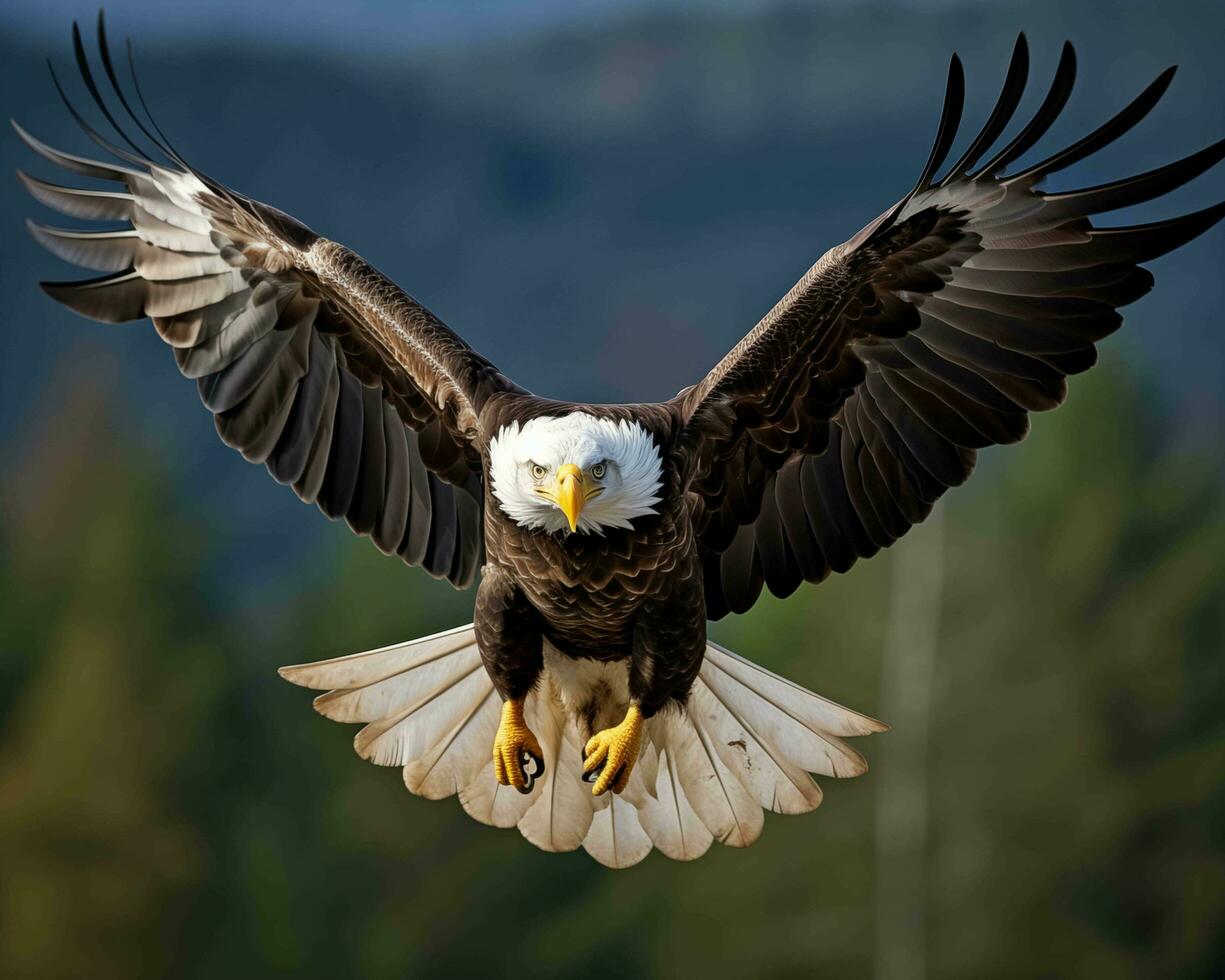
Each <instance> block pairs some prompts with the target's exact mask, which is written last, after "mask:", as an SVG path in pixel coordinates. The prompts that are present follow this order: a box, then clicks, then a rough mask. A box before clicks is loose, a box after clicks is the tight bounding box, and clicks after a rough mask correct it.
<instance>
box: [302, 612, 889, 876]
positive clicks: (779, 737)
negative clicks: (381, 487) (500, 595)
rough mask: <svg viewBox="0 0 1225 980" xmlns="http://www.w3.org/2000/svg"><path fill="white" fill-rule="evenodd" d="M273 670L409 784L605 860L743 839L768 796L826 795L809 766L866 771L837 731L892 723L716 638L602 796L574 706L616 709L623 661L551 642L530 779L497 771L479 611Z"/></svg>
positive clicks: (623, 695) (816, 800) (615, 862)
mask: <svg viewBox="0 0 1225 980" xmlns="http://www.w3.org/2000/svg"><path fill="white" fill-rule="evenodd" d="M280 673H281V676H282V677H284V678H285V679H286V680H289V681H291V682H293V683H295V684H299V685H301V686H303V687H309V688H314V689H316V690H320V689H327V693H326V694H322V695H320V696H319V697H317V698H316V699H315V708H316V710H317V711H319V712H320V714H323V715H324V716H326V717H328V718H331V719H333V720H335V721H345V722H362V723H364V724H365V727H364V728H362V730H361V731H360V732H358V733H357V736H356V738H355V739H354V748H355V749H356V750H357V753H358V754H359V755H360V756H362V758H364V759H369V760H370V761H371V762H374V763H375V764H377V765H384V766H400V767H402V768H403V770H404V782H405V785H407V786H408V788H409V790H411V791H412V792H413V793H416V794H418V795H420V796H425V797H428V798H429V799H441V798H443V797H446V796H452V795H455V794H458V795H459V799H460V802H461V804H462V805H463V808H464V810H466V811H467V813H468V814H469V815H470V816H471V817H473V818H474V819H476V820H479V821H480V822H481V823H484V824H488V825H490V826H494V827H518V828H519V831H520V833H522V834H523V836H524V837H526V838H527V839H528V840H529V841H531V842H532V843H533V844H535V845H536V846H537V847H540V848H542V849H543V850H546V851H571V850H575V849H576V848H578V847H580V846H581V847H583V848H584V849H585V850H586V851H587V852H588V853H589V854H591V856H592V857H594V858H595V859H596V860H597V861H599V862H600V863H601V864H604V865H607V866H608V867H612V868H624V867H629V866H630V865H633V864H637V863H638V862H639V861H641V860H642V859H643V858H644V857H646V855H647V854H648V853H650V851H651V849H652V847H657V848H659V850H660V851H662V852H663V853H664V854H666V855H667V856H668V857H670V858H673V859H675V860H680V861H690V860H693V859H694V858H697V857H700V856H701V855H702V854H704V853H705V852H706V850H707V848H709V847H710V844H711V842H712V841H714V840H718V841H720V842H721V843H724V844H728V845H731V846H733V847H747V846H748V845H749V844H751V843H753V841H755V840H756V839H757V837H758V836H759V835H760V834H761V830H762V825H763V823H764V818H763V810H772V811H774V812H776V813H806V812H808V811H809V810H813V809H815V808H816V807H817V806H819V805H820V803H821V790H820V788H819V787H818V786H817V784H816V783H815V782H814V781H813V779H812V776H811V775H809V774H810V773H816V774H818V775H826V776H839V777H842V776H857V775H859V774H860V773H862V772H864V771H865V770H866V769H867V763H866V762H865V761H864V758H863V756H862V755H860V754H859V752H857V751H856V750H855V749H853V748H851V747H850V746H849V745H848V744H847V743H846V742H845V741H843V739H844V738H846V737H848V736H855V735H867V734H870V733H873V732H882V731H886V730H887V726H886V725H884V724H882V723H881V722H878V721H875V720H874V719H872V718H869V717H867V716H865V715H862V714H859V713H858V712H855V711H851V710H850V709H848V708H844V707H842V706H841V705H839V704H835V703H834V702H833V701H830V700H828V699H826V698H823V697H820V696H819V695H817V694H813V693H812V692H811V691H808V690H806V689H804V688H802V687H800V686H799V685H798V684H795V683H793V682H791V681H789V680H787V679H786V678H783V677H780V676H778V675H777V674H774V673H771V672H770V671H768V670H765V669H764V668H762V667H759V666H757V665H756V664H754V663H752V662H751V661H748V660H746V659H744V658H743V657H739V656H737V655H736V654H734V653H732V652H731V651H729V650H725V649H724V648H723V647H720V646H718V645H717V644H714V643H710V644H708V645H707V647H706V657H705V661H704V663H703V664H702V669H701V672H700V673H699V675H698V678H697V680H696V681H695V683H694V686H693V690H692V692H691V694H690V698H689V701H688V703H687V704H686V706H685V707H684V709H682V710H680V711H674V712H668V713H663V714H661V715H658V716H656V717H655V718H652V719H651V720H650V721H649V722H648V723H647V738H646V740H645V743H644V747H643V750H642V755H641V757H640V759H639V762H638V765H637V766H636V767H635V769H634V773H633V776H632V777H631V779H630V784H629V786H628V787H627V789H626V790H625V792H624V793H623V794H622V795H621V796H604V797H599V798H595V797H592V795H591V792H590V787H589V786H587V784H585V783H583V782H582V780H581V778H580V777H581V771H582V767H581V761H582V751H581V746H582V745H583V743H584V742H585V741H586V739H587V736H588V735H589V734H590V733H589V732H587V731H586V730H585V729H584V728H583V726H582V724H581V723H580V721H579V717H578V713H577V712H576V711H575V710H573V709H572V706H574V705H578V704H584V703H587V702H589V699H590V693H591V691H592V690H594V689H602V690H606V691H608V692H609V695H608V701H607V703H606V704H605V705H604V707H603V710H602V711H601V712H600V714H601V715H607V716H608V717H609V718H613V719H616V718H619V716H620V715H621V714H623V713H624V711H625V707H626V702H627V700H628V691H627V685H626V672H625V665H624V664H618V663H613V664H596V663H594V662H592V661H575V660H571V659H570V658H568V657H565V656H563V655H562V654H560V653H558V652H557V651H556V650H554V649H552V648H551V647H549V646H547V645H546V649H545V670H544V676H543V677H542V678H541V681H540V683H539V684H538V685H537V686H536V689H535V690H533V691H532V693H531V694H529V695H528V698H527V704H526V706H525V715H526V718H527V721H528V725H529V727H530V728H531V729H532V730H533V732H535V734H536V737H537V738H538V739H539V741H540V744H541V747H542V749H543V750H544V754H545V775H544V777H543V779H542V780H541V781H540V783H539V784H538V786H537V788H536V789H535V790H534V791H533V792H532V793H530V794H528V795H522V794H520V793H518V792H516V791H515V790H514V789H512V788H511V787H509V786H502V785H500V784H499V783H498V782H497V781H496V780H495V779H494V775H493V764H492V762H491V759H490V747H491V746H492V744H493V738H494V733H495V732H496V730H497V725H498V717H499V707H500V706H499V699H498V695H497V693H496V692H495V691H494V689H493V685H492V683H491V682H490V680H489V677H488V675H487V674H486V673H485V670H484V668H483V666H482V663H481V656H480V651H479V650H478V649H477V645H476V635H475V631H474V629H473V627H472V626H471V625H468V626H461V627H458V628H456V629H452V630H447V631H446V632H443V633H437V634H435V635H433V636H428V637H425V638H423V639H419V640H411V641H409V642H407V643H399V644H396V645H394V646H389V647H383V648H382V649H379V650H372V651H369V652H366V653H359V654H354V655H353V656H349V657H339V658H336V659H334V660H324V661H321V662H319V663H314V664H302V665H299V666H294V667H282V668H281V671H280ZM595 680H599V681H600V682H602V683H600V684H594V683H593V681H595Z"/></svg>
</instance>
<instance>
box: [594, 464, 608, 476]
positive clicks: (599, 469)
mask: <svg viewBox="0 0 1225 980" xmlns="http://www.w3.org/2000/svg"><path fill="white" fill-rule="evenodd" d="M606 470H607V466H606V465H605V464H604V463H602V462H601V463H596V464H595V466H593V467H592V468H591V475H592V476H594V477H595V478H596V479H597V480H602V479H604V473H605V471H606Z"/></svg>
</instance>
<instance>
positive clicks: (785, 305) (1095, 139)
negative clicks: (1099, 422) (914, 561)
mask: <svg viewBox="0 0 1225 980" xmlns="http://www.w3.org/2000/svg"><path fill="white" fill-rule="evenodd" d="M1028 63H1029V59H1028V52H1027V49H1026V44H1025V39H1024V37H1021V38H1020V39H1018V42H1017V46H1016V49H1015V50H1014V52H1013V58H1012V63H1011V65H1010V67H1009V69H1008V73H1007V77H1006V79H1005V82H1004V87H1003V91H1002V92H1001V94H1000V98H999V101H998V103H997V105H996V108H995V110H994V111H993V112H992V113H991V115H990V117H989V118H988V121H987V123H986V125H985V126H984V128H983V131H982V132H981V133H980V134H979V136H977V137H976V138H975V139H974V140H973V141H972V142H971V143H970V145H969V147H968V148H967V149H966V151H965V152H964V153H963V154H962V156H961V157H960V158H959V159H958V160H957V162H956V163H955V164H954V165H953V166H952V167H951V168H949V171H948V172H947V174H945V176H944V177H943V178H942V179H941V180H939V181H936V180H935V175H936V173H937V171H939V169H940V167H941V164H942V163H943V161H944V159H945V158H946V156H947V155H948V152H949V149H950V148H951V146H952V143H953V139H954V136H955V133H956V130H957V124H958V121H959V118H960V113H961V105H962V96H963V91H964V83H963V79H962V70H961V65H960V62H959V61H958V60H957V58H956V57H954V59H953V62H952V65H951V68H950V72H949V85H948V93H947V95H946V98H945V105H944V113H943V115H942V117H941V121H940V125H939V131H938V135H937V138H936V142H935V146H934V147H933V150H932V154H931V157H930V158H929V160H928V163H927V165H926V166H925V167H924V170H923V173H922V177H921V178H920V180H919V182H918V184H917V185H916V187H915V188H914V190H913V191H911V192H910V193H909V194H907V195H906V196H905V197H904V198H903V199H902V200H901V201H899V202H898V203H897V204H896V205H895V206H894V207H892V208H890V209H889V210H888V211H886V212H885V213H884V214H883V215H881V217H879V218H877V219H876V220H875V221H873V222H872V223H871V224H869V225H868V226H867V227H866V228H864V229H863V231H861V232H860V233H859V234H857V235H856V236H855V237H854V238H852V239H851V240H850V241H849V242H847V243H846V244H844V245H841V246H838V247H837V248H835V249H832V250H831V251H830V252H828V253H827V254H826V255H825V256H823V257H822V258H821V259H820V261H818V262H817V264H816V265H814V266H813V267H812V269H810V270H809V272H808V273H807V274H806V275H805V276H804V278H803V279H801V280H800V282H799V283H797V284H796V286H795V287H794V288H793V289H792V290H791V291H790V292H789V293H788V294H787V295H786V296H785V297H784V298H783V299H782V300H781V301H780V302H779V303H778V304H777V305H776V306H775V307H774V309H772V310H771V311H770V312H769V313H768V314H767V315H766V317H765V318H764V319H763V320H762V321H761V322H760V323H759V324H758V325H757V326H756V327H755V328H754V329H753V330H752V331H751V332H750V333H749V334H748V336H746V337H745V338H744V339H743V340H742V341H741V342H740V343H739V344H737V345H736V347H735V348H733V350H732V351H731V352H730V353H729V354H728V355H727V356H726V357H725V358H724V359H723V360H722V361H720V362H719V364H718V365H716V367H715V368H714V369H713V370H712V371H711V372H710V374H709V375H707V376H706V378H704V379H703V380H702V381H701V382H700V383H699V384H697V385H696V386H694V387H693V388H691V389H688V390H686V391H683V392H681V394H680V395H678V396H677V398H676V400H675V401H674V402H673V407H674V408H675V409H676V410H677V411H678V412H679V413H680V415H681V417H682V418H683V419H685V420H686V423H687V430H686V433H685V443H684V450H685V453H686V454H687V459H688V462H689V465H690V473H689V479H690V481H691V482H690V487H691V489H692V491H693V492H694V495H695V496H696V498H697V501H698V503H699V507H698V516H697V520H698V523H699V534H700V540H701V544H702V547H703V549H704V552H705V559H704V560H705V565H706V597H707V606H708V612H709V615H710V616H711V618H715V619H717V618H719V617H720V616H722V615H724V614H725V613H727V612H729V611H730V612H744V611H745V610H747V609H748V608H750V607H751V606H752V605H753V603H754V602H755V601H756V599H757V596H758V595H759V594H760V591H761V588H762V585H763V584H764V585H766V586H768V587H769V589H770V591H771V592H773V593H774V594H775V595H779V596H785V595H788V594H789V593H790V592H792V591H793V590H794V589H795V588H796V587H797V586H798V585H799V583H800V582H801V581H803V580H808V581H811V582H816V581H820V580H821V579H822V578H824V577H825V576H826V575H828V574H829V572H831V571H838V572H844V571H846V570H847V569H849V568H850V567H851V565H852V564H854V562H855V561H856V560H857V559H859V558H866V557H868V556H870V555H872V554H875V553H876V551H878V550H879V549H880V548H883V547H887V546H888V545H889V544H891V543H893V542H894V541H895V540H897V539H898V538H899V537H901V536H902V535H903V534H905V533H906V531H907V530H908V529H909V528H910V527H911V526H912V525H914V524H916V523H918V522H919V521H921V520H923V519H924V518H925V517H926V516H927V514H928V513H929V512H930V510H931V507H932V505H933V504H934V503H935V501H936V500H937V499H939V497H940V495H941V494H942V493H944V491H945V490H946V489H947V488H949V487H952V486H957V485H958V484H960V483H962V482H964V481H965V480H966V478H967V477H968V476H969V475H970V472H971V470H972V469H973V467H974V463H975V458H976V454H977V451H978V450H979V449H982V448H983V447H985V446H989V445H996V444H1003V443H1011V442H1017V441H1019V440H1020V439H1022V438H1023V437H1024V436H1025V433H1026V431H1027V428H1028V418H1027V413H1028V412H1032V411H1044V410H1047V409H1051V408H1054V407H1055V406H1056V405H1058V404H1060V402H1062V401H1063V398H1064V394H1065V391H1066V387H1065V377H1066V376H1067V375H1071V374H1076V373H1078V372H1080V371H1084V370H1087V369H1088V368H1089V367H1091V366H1092V365H1093V363H1094V361H1095V360H1096V356H1097V355H1096V349H1095V347H1094V344H1095V343H1096V342H1097V341H1099V340H1101V339H1102V338H1103V337H1105V336H1107V335H1108V334H1109V333H1111V332H1112V331H1114V330H1115V329H1116V328H1117V327H1118V326H1119V324H1120V323H1121V317H1120V316H1119V314H1118V312H1117V308H1118V307H1120V306H1123V305H1125V304H1127V303H1130V302H1132V301H1134V300H1136V299H1138V298H1139V297H1140V296H1141V295H1143V294H1144V293H1145V292H1147V291H1148V289H1149V288H1150V287H1151V285H1152V277H1151V276H1150V275H1149V273H1148V272H1147V271H1145V270H1144V269H1142V268H1139V266H1138V263H1141V262H1146V261H1148V260H1150V259H1154V258H1156V257H1157V256H1159V255H1163V254H1164V253H1166V252H1168V251H1170V250H1171V249H1174V248H1177V247H1178V246H1179V245H1181V244H1183V243H1184V242H1186V241H1188V240H1190V239H1191V238H1194V237H1195V236H1196V235H1198V234H1200V233H1201V232H1203V231H1204V230H1205V229H1207V228H1208V227H1210V226H1211V225H1212V224H1213V223H1214V222H1215V221H1217V220H1218V219H1219V218H1220V217H1221V216H1222V214H1225V205H1217V206H1216V207H1212V208H1208V209H1207V210H1204V211H1200V212H1198V213H1196V214H1190V215H1185V216H1183V217H1179V218H1173V219H1170V220H1167V221H1159V222H1155V223H1152V224H1144V225H1135V226H1130V227H1123V228H1097V227H1095V226H1094V225H1093V224H1092V222H1091V221H1090V216H1092V215H1095V214H1100V213H1102V212H1106V211H1111V210H1114V209H1117V208H1122V207H1127V206H1130V205H1133V204H1139V203H1141V202H1144V201H1148V200H1151V199H1153V198H1154V197H1157V196H1159V195H1161V194H1164V193H1166V192H1167V191H1170V190H1172V189H1173V188H1176V187H1179V186H1181V185H1182V184H1183V183H1185V182H1187V181H1189V180H1191V179H1192V178H1194V177H1196V176H1198V175H1199V174H1201V173H1203V172H1204V171H1205V170H1207V169H1208V168H1209V167H1211V166H1212V165H1214V164H1215V163H1217V162H1218V161H1219V160H1220V159H1221V158H1222V157H1223V156H1225V141H1221V142H1218V143H1215V144H1213V145H1212V146H1209V147H1207V148H1206V149H1204V150H1201V151H1200V152H1198V153H1195V154H1193V155H1191V156H1189V157H1187V158H1186V159H1184V160H1180V161H1178V162H1176V163H1172V164H1169V165H1168V166H1165V167H1161V168H1159V169H1157V170H1153V171H1150V172H1149V173H1145V174H1141V175H1139V176H1136V177H1131V178H1127V179H1125V180H1119V181H1115V182H1113V183H1109V184H1103V185H1100V186H1098V187H1090V188H1086V189H1084V190H1079V191H1070V192H1063V193H1058V194H1047V193H1043V192H1042V191H1040V190H1039V189H1038V185H1039V183H1040V182H1041V181H1042V180H1043V179H1044V178H1046V177H1047V176H1049V175H1050V174H1052V173H1054V172H1056V171H1058V170H1062V169H1063V168H1065V167H1067V166H1070V165H1071V164H1073V163H1075V162H1077V161H1079V160H1081V159H1083V158H1084V157H1086V156H1088V155H1089V154H1091V153H1094V152H1096V151H1097V150H1099V149H1101V148H1102V147H1103V146H1106V145H1107V144H1108V143H1110V142H1112V141H1113V140H1115V139H1117V138H1118V137H1119V136H1121V135H1122V134H1123V133H1125V132H1127V131H1128V130H1129V129H1131V128H1132V127H1133V126H1134V125H1136V123H1138V122H1139V121H1140V120H1141V119H1142V118H1143V117H1144V116H1145V115H1146V114H1147V113H1148V112H1149V111H1150V110H1151V109H1152V108H1153V106H1154V105H1155V104H1156V102H1157V100H1158V99H1159V98H1160V97H1161V95H1162V94H1163V93H1164V91H1165V90H1166V88H1167V86H1168V85H1169V82H1170V79H1171V77H1172V75H1173V70H1172V69H1171V70H1169V71H1166V72H1164V73H1162V75H1160V76H1159V77H1158V78H1157V79H1156V81H1154V82H1153V83H1152V84H1151V85H1150V86H1149V87H1148V88H1146V89H1145V90H1144V91H1143V92H1142V93H1141V94H1140V95H1139V96H1138V97H1137V98H1136V99H1135V100H1134V101H1133V102H1132V103H1130V104H1129V105H1128V106H1127V107H1126V108H1124V109H1123V110H1122V111H1121V112H1120V113H1118V114H1117V115H1116V116H1114V117H1113V118H1112V119H1110V120H1109V121H1108V122H1106V123H1105V124H1103V125H1102V126H1101V127H1099V128H1098V129H1097V130H1095V131H1094V132H1092V133H1090V134H1089V135H1088V136H1086V137H1084V138H1083V139H1081V140H1078V141H1077V142H1076V143H1074V144H1073V145H1072V146H1070V147H1068V148H1067V149H1065V150H1061V151H1059V152H1057V153H1054V154H1052V155H1051V156H1049V157H1047V158H1046V159H1045V160H1043V161H1042V162H1041V163H1038V164H1035V165H1033V166H1030V167H1028V168H1026V169H1024V170H1022V171H1020V172H1018V173H1016V174H1014V175H1011V176H1006V175H1005V174H1004V169H1005V168H1006V167H1007V166H1008V165H1009V164H1011V163H1012V162H1013V161H1015V160H1016V159H1017V158H1018V157H1020V156H1021V155H1022V154H1023V153H1025V152H1026V151H1027V150H1029V149H1030V148H1031V147H1032V146H1033V145H1034V144H1035V143H1036V142H1037V141H1038V140H1039V138H1041V136H1042V135H1043V134H1044V133H1045V132H1046V131H1047V129H1048V128H1049V127H1050V125H1051V124H1052V123H1053V122H1054V120H1055V118H1056V117H1057V116H1058V114H1059V112H1060V110H1061V109H1062V108H1063V106H1064V105H1065V104H1066V102H1067V99H1068V96H1069V94H1070V92H1071V89H1072V82H1073V79H1074V76H1075V57H1074V54H1073V51H1072V48H1071V46H1070V45H1065V47H1064V50H1063V56H1062V58H1061V60H1060V63H1059V67H1058V69H1057V70H1056V73H1055V79H1054V82H1053V83H1052V85H1051V88H1050V91H1049V93H1048V95H1047V97H1046V99H1045V100H1044V101H1043V103H1042V105H1041V107H1040V108H1039V109H1038V111H1037V113H1036V114H1035V116H1034V118H1033V119H1032V120H1031V121H1030V122H1029V123H1028V124H1027V125H1025V126H1024V127H1023V128H1022V129H1021V130H1020V131H1019V132H1018V134H1017V135H1016V136H1015V137H1014V138H1013V139H1012V140H1011V141H1010V142H1009V143H1008V144H1006V145H1005V146H1004V148H1003V149H1002V150H1000V151H999V152H998V153H997V154H996V155H995V156H994V157H992V158H991V159H990V160H989V161H988V162H987V163H986V164H984V165H983V166H982V167H981V168H980V169H978V170H977V171H974V172H971V171H972V170H973V168H974V167H975V165H976V164H977V163H978V161H979V160H980V158H982V157H983V156H984V155H986V154H988V153H990V152H991V149H992V144H994V143H995V141H996V140H997V139H998V138H999V137H1000V136H1001V135H1002V133H1003V132H1004V130H1005V128H1006V127H1007V125H1008V122H1009V121H1010V119H1011V117H1012V114H1013V112H1014V111H1015V110H1016V107H1017V105H1018V104H1019V102H1020V98H1021V93H1022V91H1023V89H1024V86H1025V81H1026V75H1027V72H1028ZM91 204H92V202H91ZM95 206H96V205H95Z"/></svg>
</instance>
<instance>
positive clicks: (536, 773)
mask: <svg viewBox="0 0 1225 980" xmlns="http://www.w3.org/2000/svg"><path fill="white" fill-rule="evenodd" d="M519 767H520V768H521V769H522V770H523V785H522V786H516V787H515V789H517V790H518V791H519V792H520V793H522V794H524V795H525V796H526V795H527V794H528V793H530V792H531V791H532V788H533V787H534V786H535V785H536V780H537V779H539V778H540V777H541V776H543V775H544V759H542V758H541V757H540V756H538V755H536V754H535V753H533V752H528V751H526V750H524V751H523V752H522V753H520V756H519Z"/></svg>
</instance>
